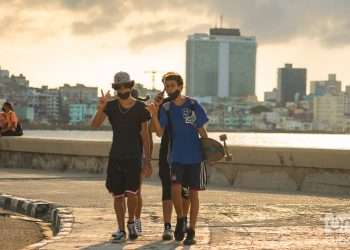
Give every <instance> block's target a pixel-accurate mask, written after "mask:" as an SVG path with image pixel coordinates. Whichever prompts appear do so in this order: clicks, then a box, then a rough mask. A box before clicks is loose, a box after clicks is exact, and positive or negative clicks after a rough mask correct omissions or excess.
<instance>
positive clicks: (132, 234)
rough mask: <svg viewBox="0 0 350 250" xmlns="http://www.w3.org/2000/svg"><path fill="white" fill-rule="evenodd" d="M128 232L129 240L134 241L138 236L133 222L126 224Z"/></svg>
mask: <svg viewBox="0 0 350 250" xmlns="http://www.w3.org/2000/svg"><path fill="white" fill-rule="evenodd" d="M128 231H129V240H136V239H137V236H138V235H137V231H136V227H135V223H134V222H132V223H128Z"/></svg>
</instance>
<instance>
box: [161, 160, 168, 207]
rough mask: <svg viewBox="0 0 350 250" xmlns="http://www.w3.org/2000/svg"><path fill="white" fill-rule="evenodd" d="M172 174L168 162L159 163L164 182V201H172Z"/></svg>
mask: <svg viewBox="0 0 350 250" xmlns="http://www.w3.org/2000/svg"><path fill="white" fill-rule="evenodd" d="M170 175H171V172H170V167H169V164H168V162H167V161H162V160H160V161H159V177H160V181H161V182H162V201H167V200H171V178H170Z"/></svg>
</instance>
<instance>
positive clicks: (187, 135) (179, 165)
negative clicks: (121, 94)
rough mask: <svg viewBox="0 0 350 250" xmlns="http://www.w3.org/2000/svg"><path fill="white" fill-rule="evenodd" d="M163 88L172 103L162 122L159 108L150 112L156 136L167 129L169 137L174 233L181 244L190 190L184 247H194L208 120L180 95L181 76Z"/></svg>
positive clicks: (171, 78) (162, 112) (163, 111)
mask: <svg viewBox="0 0 350 250" xmlns="http://www.w3.org/2000/svg"><path fill="white" fill-rule="evenodd" d="M164 85H165V90H166V92H167V94H168V96H169V97H170V98H171V99H172V101H171V102H167V103H165V104H163V105H162V106H161V108H160V111H159V114H160V115H159V118H158V115H157V113H158V109H159V107H158V106H157V104H151V105H150V106H149V107H148V110H149V111H150V112H151V114H152V122H153V126H154V128H155V130H156V133H157V135H158V136H162V135H163V133H164V130H165V129H168V133H169V134H170V152H169V153H170V154H169V155H168V161H169V163H170V166H171V180H172V199H173V203H174V207H175V210H176V214H177V224H176V228H175V232H174V236H175V239H176V240H177V241H182V240H183V239H184V237H185V232H186V224H185V216H186V215H185V214H184V211H183V207H182V204H183V201H182V196H181V185H183V186H188V187H189V188H190V200H191V209H190V226H189V228H188V229H187V236H186V239H185V240H184V244H185V245H192V244H195V242H196V241H195V239H194V238H195V226H196V222H197V217H198V210H199V199H198V191H199V190H203V189H204V188H205V183H206V173H205V168H204V167H203V165H202V164H201V163H202V161H203V155H202V150H201V142H200V137H202V138H207V137H208V136H207V132H206V130H205V128H204V125H205V124H206V123H207V122H208V117H207V114H206V112H205V111H204V109H203V107H202V106H201V105H199V103H198V102H197V101H196V100H194V99H192V98H189V97H187V96H183V95H181V91H182V89H183V80H182V77H181V76H180V75H179V74H176V73H171V74H168V75H166V76H165V78H164ZM199 136H200V137H199Z"/></svg>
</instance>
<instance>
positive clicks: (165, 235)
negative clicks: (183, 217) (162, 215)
mask: <svg viewBox="0 0 350 250" xmlns="http://www.w3.org/2000/svg"><path fill="white" fill-rule="evenodd" d="M162 238H163V240H172V239H173V230H171V227H169V226H167V227H165V228H164V232H163V236H162Z"/></svg>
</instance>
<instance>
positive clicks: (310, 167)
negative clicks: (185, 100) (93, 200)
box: [0, 137, 350, 194]
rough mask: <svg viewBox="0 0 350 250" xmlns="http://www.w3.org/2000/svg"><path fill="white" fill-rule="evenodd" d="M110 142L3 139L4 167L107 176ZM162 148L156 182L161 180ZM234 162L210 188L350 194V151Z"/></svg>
mask: <svg viewBox="0 0 350 250" xmlns="http://www.w3.org/2000/svg"><path fill="white" fill-rule="evenodd" d="M110 144H111V143H110V142H105V141H82V140H80V141H77V140H62V139H57V140H56V139H41V138H26V137H22V138H4V137H2V138H0V167H3V168H32V169H47V170H61V171H68V170H76V171H86V172H91V173H101V174H102V173H104V172H105V168H106V166H107V162H108V153H109V149H110ZM158 150H159V145H158V144H156V145H155V147H154V154H153V166H154V174H153V176H152V179H158V177H157V175H158V167H157V158H158ZM229 150H230V152H231V153H232V154H233V160H232V161H229V162H226V161H221V162H218V163H216V164H215V166H212V167H209V168H208V170H209V171H208V172H209V185H211V184H213V185H217V186H232V187H235V188H254V189H262V190H277V191H278V190H279V191H303V192H315V193H326V194H350V151H347V150H332V149H304V148H272V147H254V146H252V147H239V146H231V147H229Z"/></svg>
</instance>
